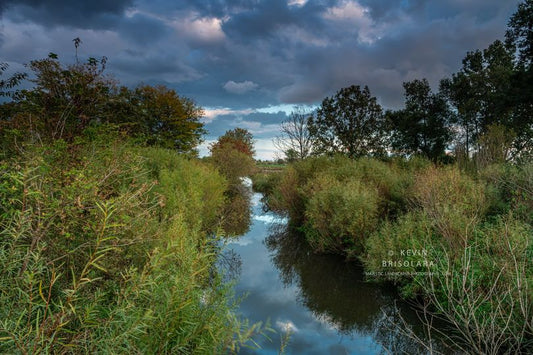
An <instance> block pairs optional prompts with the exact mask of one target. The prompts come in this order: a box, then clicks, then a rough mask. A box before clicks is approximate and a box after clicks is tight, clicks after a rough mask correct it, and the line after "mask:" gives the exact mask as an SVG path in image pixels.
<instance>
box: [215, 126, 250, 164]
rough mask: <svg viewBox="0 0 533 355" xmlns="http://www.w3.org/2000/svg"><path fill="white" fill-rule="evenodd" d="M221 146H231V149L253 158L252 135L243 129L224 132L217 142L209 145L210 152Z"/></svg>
mask: <svg viewBox="0 0 533 355" xmlns="http://www.w3.org/2000/svg"><path fill="white" fill-rule="evenodd" d="M223 146H231V147H232V148H233V149H235V150H237V151H239V152H241V153H243V154H245V155H247V156H249V157H250V158H253V156H254V155H255V150H254V139H253V135H252V134H251V133H250V132H249V131H248V130H247V129H244V128H235V129H232V130H229V131H226V133H224V135H222V136H220V137H219V138H218V140H217V141H216V142H215V143H214V144H212V145H211V147H210V150H211V152H213V151H214V150H216V149H219V148H222V147H223Z"/></svg>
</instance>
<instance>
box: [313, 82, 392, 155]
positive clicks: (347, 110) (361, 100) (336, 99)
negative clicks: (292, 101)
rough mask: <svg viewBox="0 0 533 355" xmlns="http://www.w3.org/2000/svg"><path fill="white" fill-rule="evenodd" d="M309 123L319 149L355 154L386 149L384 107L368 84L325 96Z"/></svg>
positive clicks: (319, 150)
mask: <svg viewBox="0 0 533 355" xmlns="http://www.w3.org/2000/svg"><path fill="white" fill-rule="evenodd" d="M308 124H309V132H310V133H311V137H312V138H313V139H314V140H315V141H314V143H315V144H314V150H315V152H316V153H319V154H320V153H337V152H339V153H343V154H346V155H347V156H349V157H352V158H353V157H359V156H363V155H381V154H384V153H385V148H386V142H385V119H384V115H383V110H382V108H381V106H380V105H379V104H378V102H377V100H376V98H375V97H373V96H372V95H371V94H370V90H369V89H368V87H367V86H365V87H364V88H363V89H362V90H361V88H360V87H359V86H358V85H352V86H350V87H347V88H343V89H340V90H339V91H338V92H337V93H336V94H335V96H333V97H328V98H325V99H324V100H323V101H322V105H321V106H320V107H319V109H318V110H317V111H316V114H315V115H313V116H311V117H310V118H309V122H308Z"/></svg>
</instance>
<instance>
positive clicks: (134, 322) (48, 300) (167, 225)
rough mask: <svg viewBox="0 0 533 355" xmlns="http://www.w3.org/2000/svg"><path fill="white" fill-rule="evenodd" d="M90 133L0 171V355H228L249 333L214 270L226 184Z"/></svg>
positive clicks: (182, 161) (20, 154) (164, 153)
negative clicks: (40, 354) (127, 354)
mask: <svg viewBox="0 0 533 355" xmlns="http://www.w3.org/2000/svg"><path fill="white" fill-rule="evenodd" d="M100 129H102V131H98V132H96V131H91V132H89V133H90V134H89V133H88V134H84V135H82V136H80V137H78V138H77V139H76V141H75V142H66V141H63V140H56V141H54V142H52V143H50V144H42V143H41V144H30V143H25V144H22V143H20V145H19V146H18V148H19V150H18V151H16V152H12V155H11V156H10V157H6V158H3V159H2V160H1V162H0V172H1V174H0V226H1V230H0V289H1V290H2V291H1V292H0V353H22V354H26V353H124V352H128V353H146V354H156V353H158V354H176V353H190V354H192V353H195V354H197V353H201V354H214V353H224V352H232V351H238V349H239V348H240V347H241V346H242V345H243V344H245V343H247V341H248V340H249V339H250V337H251V336H252V335H254V334H256V333H257V332H260V331H261V328H260V327H258V325H251V324H248V323H246V322H245V321H244V320H241V319H240V318H238V317H237V316H236V314H235V313H234V310H235V307H236V302H235V300H234V298H233V292H232V288H231V287H230V286H229V285H227V284H225V283H224V282H222V280H221V279H220V276H219V275H218V274H217V273H216V272H214V270H215V266H214V264H215V261H216V260H217V255H218V252H219V250H218V248H217V247H216V245H217V243H216V242H215V240H214V238H215V237H214V236H215V235H218V232H220V231H221V229H220V225H221V218H222V217H223V216H222V212H223V211H224V206H225V205H226V202H227V196H226V195H225V192H226V191H227V189H228V182H227V180H226V178H224V177H223V176H222V175H221V174H220V173H218V172H217V171H216V169H215V168H214V167H212V166H210V165H208V164H205V163H202V162H200V161H199V160H196V159H191V158H190V157H186V156H183V155H179V154H177V153H176V152H175V151H172V150H167V149H161V148H148V147H138V146H136V145H134V144H133V143H131V141H129V140H125V139H123V138H122V137H121V136H120V135H119V134H116V133H113V132H114V131H112V130H106V127H100Z"/></svg>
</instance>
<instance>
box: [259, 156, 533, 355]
mask: <svg viewBox="0 0 533 355" xmlns="http://www.w3.org/2000/svg"><path fill="white" fill-rule="evenodd" d="M255 186H256V188H258V189H259V190H261V191H263V192H265V193H266V194H267V197H266V200H267V203H268V206H269V208H271V209H273V210H276V211H278V212H281V213H285V214H287V215H288V216H289V217H290V220H291V223H292V224H293V225H294V226H295V227H297V228H299V229H301V230H302V231H303V232H304V235H305V238H306V240H307V242H308V243H309V244H310V245H311V246H312V247H313V249H314V250H315V251H316V252H326V253H339V254H343V255H346V256H347V257H349V258H359V259H360V260H362V261H363V263H364V264H365V266H366V269H367V271H368V273H369V275H374V276H370V278H373V279H375V280H378V281H383V280H389V281H393V282H395V283H396V284H397V285H398V286H399V287H400V289H401V291H402V293H403V294H404V296H405V297H408V298H412V299H414V298H417V297H419V296H422V298H420V299H422V300H424V304H425V306H426V309H427V310H431V311H432V314H436V315H438V316H439V317H441V318H444V319H445V320H446V322H447V323H448V324H449V325H450V326H451V327H452V328H453V329H454V331H453V332H452V333H448V334H454V336H453V337H449V340H450V342H449V343H450V344H454V346H455V349H458V348H459V349H462V350H464V351H466V352H474V353H528V352H531V351H532V349H533V348H532V347H533V292H532V291H531V290H533V263H532V262H531V260H532V255H533V229H532V221H533V218H532V217H533V215H532V214H531V211H532V208H533V193H532V191H533V165H532V164H531V163H529V164H524V165H521V166H514V165H510V164H499V165H492V166H489V167H487V168H485V169H483V170H481V171H477V172H474V173H469V174H467V173H465V172H463V171H461V170H459V169H458V168H457V167H455V166H438V167H435V166H434V165H433V164H430V163H429V162H427V161H425V160H420V159H411V160H409V161H406V160H401V159H398V160H394V159H393V160H390V161H388V162H383V161H378V160H373V159H367V158H363V159H358V160H350V159H347V158H343V157H336V158H327V157H318V158H309V159H306V160H304V161H301V162H298V163H295V164H292V165H290V166H288V167H287V168H286V169H285V171H284V172H283V173H281V174H280V175H278V176H268V177H264V176H263V177H262V178H260V179H258V180H257V181H256V182H255ZM433 331H439V330H438V329H433ZM445 335H447V334H445ZM455 335H456V336H457V338H456V337H455Z"/></svg>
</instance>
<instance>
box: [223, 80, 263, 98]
mask: <svg viewBox="0 0 533 355" xmlns="http://www.w3.org/2000/svg"><path fill="white" fill-rule="evenodd" d="M258 87H259V85H257V84H256V83H254V82H253V81H248V80H246V81H243V82H240V83H239V82H235V81H233V80H230V81H228V82H227V83H226V84H224V86H223V88H224V90H226V91H227V92H231V93H232V94H239V95H240V94H244V93H247V92H248V91H252V90H255V89H257V88H258Z"/></svg>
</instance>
